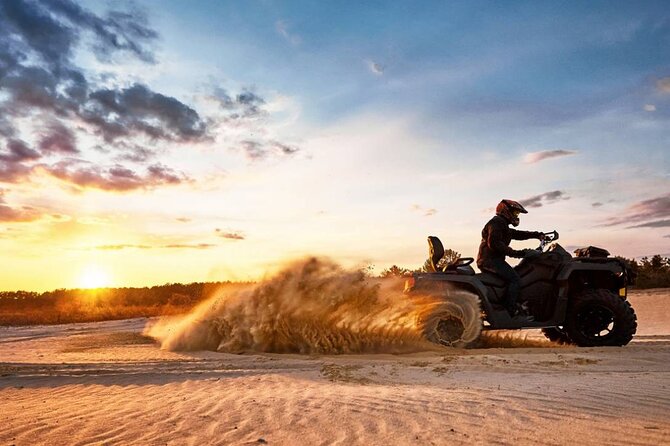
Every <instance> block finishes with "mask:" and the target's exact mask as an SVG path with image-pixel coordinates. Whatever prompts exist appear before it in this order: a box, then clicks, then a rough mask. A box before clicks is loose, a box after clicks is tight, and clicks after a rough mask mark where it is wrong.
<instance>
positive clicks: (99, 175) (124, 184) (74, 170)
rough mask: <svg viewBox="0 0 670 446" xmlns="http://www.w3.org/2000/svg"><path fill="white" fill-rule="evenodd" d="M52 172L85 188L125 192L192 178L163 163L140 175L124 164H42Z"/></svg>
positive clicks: (77, 162)
mask: <svg viewBox="0 0 670 446" xmlns="http://www.w3.org/2000/svg"><path fill="white" fill-rule="evenodd" d="M42 168H43V169H44V170H45V171H46V172H47V173H48V174H50V175H52V176H54V177H56V178H58V179H60V180H62V181H65V182H68V183H71V184H73V185H75V186H77V187H79V188H82V189H89V188H95V189H102V190H107V191H114V192H125V191H131V190H137V189H153V188H156V187H158V186H162V185H166V184H180V183H183V182H186V181H189V179H188V178H187V177H186V176H185V175H184V174H183V173H178V172H176V171H174V170H172V169H170V168H168V167H166V166H163V165H161V164H154V165H151V166H149V167H147V169H146V173H144V174H138V173H137V172H135V171H134V170H132V169H129V168H126V167H124V166H122V165H118V164H117V165H114V166H112V167H108V168H101V167H99V166H96V165H93V164H91V163H88V162H85V161H83V160H64V161H61V162H59V163H57V164H55V165H52V166H42Z"/></svg>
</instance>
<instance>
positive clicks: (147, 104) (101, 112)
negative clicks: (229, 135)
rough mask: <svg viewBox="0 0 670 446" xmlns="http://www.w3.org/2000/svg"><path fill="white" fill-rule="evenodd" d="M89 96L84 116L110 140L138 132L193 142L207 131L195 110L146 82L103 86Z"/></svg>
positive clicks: (201, 137)
mask: <svg viewBox="0 0 670 446" xmlns="http://www.w3.org/2000/svg"><path fill="white" fill-rule="evenodd" d="M89 98H90V99H89V100H88V101H87V102H86V103H85V104H83V107H82V111H81V113H80V116H81V118H82V119H83V120H84V122H87V123H89V124H92V125H93V126H94V128H95V129H96V131H97V132H98V133H99V134H100V135H102V137H103V138H104V140H105V141H107V142H111V141H114V140H115V139H117V138H120V137H124V136H129V135H138V134H141V135H145V136H148V137H149V138H151V139H153V140H157V139H162V140H167V141H180V142H192V141H197V140H201V139H203V138H204V137H205V134H206V125H205V122H204V121H203V120H202V119H201V118H200V116H199V115H198V113H197V112H196V111H195V110H193V109H192V108H190V107H188V106H187V105H185V104H183V103H182V102H180V101H178V100H177V99H175V98H173V97H169V96H165V95H163V94H161V93H156V92H153V91H151V90H150V89H149V88H148V87H146V86H145V85H141V84H134V85H132V86H131V87H128V88H124V89H118V90H116V89H99V90H96V91H93V92H91V93H90V94H89Z"/></svg>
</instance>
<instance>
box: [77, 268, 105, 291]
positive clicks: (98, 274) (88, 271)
mask: <svg viewBox="0 0 670 446" xmlns="http://www.w3.org/2000/svg"><path fill="white" fill-rule="evenodd" d="M110 284H111V276H110V274H109V273H108V272H107V271H105V270H104V269H103V268H101V267H100V266H98V265H88V266H86V267H85V268H84V269H83V270H82V272H81V274H80V276H79V287H80V288H104V287H107V286H109V285H110Z"/></svg>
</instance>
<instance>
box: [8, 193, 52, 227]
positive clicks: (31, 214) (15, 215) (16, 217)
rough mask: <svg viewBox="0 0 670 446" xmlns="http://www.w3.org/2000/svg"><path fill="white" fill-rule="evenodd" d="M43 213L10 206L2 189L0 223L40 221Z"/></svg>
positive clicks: (26, 207)
mask: <svg viewBox="0 0 670 446" xmlns="http://www.w3.org/2000/svg"><path fill="white" fill-rule="evenodd" d="M41 216H42V215H41V213H40V212H38V211H37V210H35V209H33V208H31V207H28V206H24V207H21V208H14V207H11V206H9V205H8V204H7V203H6V201H5V191H4V190H2V189H0V221H1V222H6V223H19V222H29V221H35V220H38V219H39V218H40V217H41Z"/></svg>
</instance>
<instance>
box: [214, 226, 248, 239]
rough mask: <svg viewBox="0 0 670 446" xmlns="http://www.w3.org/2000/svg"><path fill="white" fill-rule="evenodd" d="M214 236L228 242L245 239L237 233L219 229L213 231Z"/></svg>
mask: <svg viewBox="0 0 670 446" xmlns="http://www.w3.org/2000/svg"><path fill="white" fill-rule="evenodd" d="M215 232H216V235H218V236H219V237H222V238H225V239H228V240H244V239H245V238H246V237H245V236H244V234H242V233H241V232H239V231H223V230H221V229H219V228H216V230H215Z"/></svg>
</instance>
